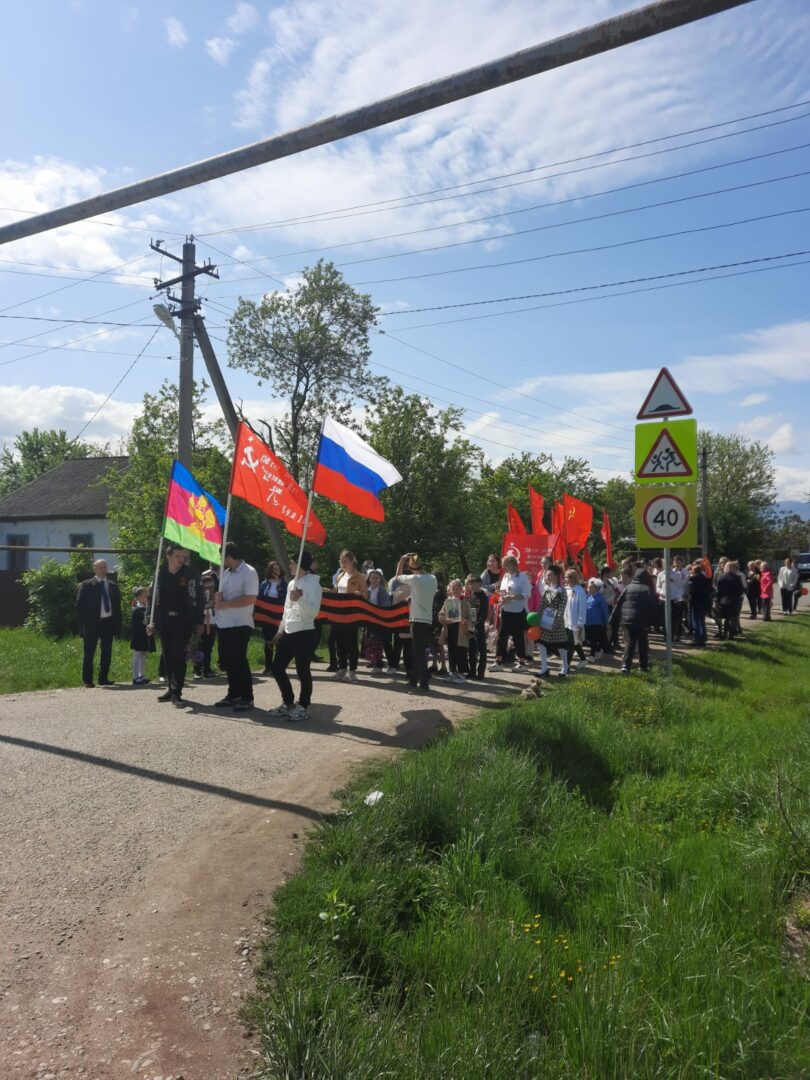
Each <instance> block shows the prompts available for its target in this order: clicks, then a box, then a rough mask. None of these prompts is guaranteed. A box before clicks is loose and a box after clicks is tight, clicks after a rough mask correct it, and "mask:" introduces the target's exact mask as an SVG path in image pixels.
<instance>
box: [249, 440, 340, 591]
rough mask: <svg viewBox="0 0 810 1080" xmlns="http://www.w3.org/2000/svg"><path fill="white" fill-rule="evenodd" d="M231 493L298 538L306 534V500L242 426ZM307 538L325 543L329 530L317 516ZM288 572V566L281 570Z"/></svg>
mask: <svg viewBox="0 0 810 1080" xmlns="http://www.w3.org/2000/svg"><path fill="white" fill-rule="evenodd" d="M231 494H232V495H238V496H239V498H240V499H244V500H245V502H249V503H250V505H251V506H257V507H258V508H259V510H261V511H262V512H263V513H265V514H267V516H268V517H271V518H278V520H279V521H281V522H282V523H283V524H284V526H285V528H287V529H289V531H290V532H291V533H293V534H294V535H295V536H301V534H302V533H303V531H304V518H305V516H306V512H307V497H306V495H305V494H304V492H303V491H302V490H301V488H300V487H299V486H298V484H297V483H296V481H295V479H294V478H293V477H292V476H291V475H290V473H289V472H288V471H287V469H286V467H285V466H284V464H283V463H282V462H281V461H280V460H279V459H278V458H277V457H276V455H275V454H274V453H273V451H272V450H271V449H270V447H269V446H267V445H266V444H265V443H263V442H262V440H261V439H260V438H259V436H258V435H257V434H256V432H255V431H254V430H253V429H252V428H251V427H250V425H249V424H246V423H245V422H244V420H243V421H242V423H240V425H239V427H238V429H237V432H236V446H235V448H234V456H233V470H232V472H231ZM307 539H308V540H311V541H312V542H313V544H324V543H326V529H324V527H323V525H321V523H320V521H318V519H317V518H316V517H315V515H314V514H310V515H309V528H308V530H307ZM282 569H283V570H285V571H286V569H287V568H286V567H282Z"/></svg>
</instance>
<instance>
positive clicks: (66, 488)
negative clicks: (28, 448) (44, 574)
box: [0, 457, 129, 573]
mask: <svg viewBox="0 0 810 1080" xmlns="http://www.w3.org/2000/svg"><path fill="white" fill-rule="evenodd" d="M128 464H129V458H127V457H90V458H77V459H76V460H74V461H65V462H63V463H62V464H61V465H57V466H56V468H54V469H50V470H49V471H48V472H46V473H43V474H42V476H39V477H37V479H36V480H33V481H32V482H31V483H30V484H26V485H25V487H23V488H19V489H18V490H17V491H13V492H11V494H10V495H6V496H4V497H3V498H0V545H6V546H12V547H19V548H20V549H21V550H20V551H0V569H5V570H12V571H16V572H17V573H19V572H20V571H22V570H36V569H38V568H39V566H41V564H42V560H43V559H46V558H53V559H56V561H57V562H67V560H68V553H67V552H57V551H54V552H52V553H50V554H49V553H48V552H47V551H26V550H23V549H25V548H28V547H50V548H57V547H61V548H66V547H79V546H83V547H86V548H87V549H88V550H89V551H93V550H95V549H97V548H108V547H112V546H113V545H112V544H111V543H110V540H111V537H110V527H109V523H108V521H107V502H108V491H107V485H106V484H105V483H104V477H105V475H106V474H107V473H108V472H109V470H110V469H118V470H123V469H125V468H126V467H127V466H128Z"/></svg>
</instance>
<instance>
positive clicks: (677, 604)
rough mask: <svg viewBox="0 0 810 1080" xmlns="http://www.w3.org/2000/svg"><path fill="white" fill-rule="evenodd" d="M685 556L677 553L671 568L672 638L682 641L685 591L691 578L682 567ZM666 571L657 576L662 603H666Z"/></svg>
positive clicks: (656, 585) (657, 587)
mask: <svg viewBox="0 0 810 1080" xmlns="http://www.w3.org/2000/svg"><path fill="white" fill-rule="evenodd" d="M683 562H684V558H683V556H682V555H676V556H675V558H674V560H673V563H672V567H671V568H670V570H669V581H670V585H669V599H670V605H671V608H670V610H671V612H672V640H673V641H680V640H681V634H682V633H683V601H684V593H685V591H686V585H687V582H688V580H689V575H688V573H687V572H686V570H685V569H683V568H682V564H683ZM666 573H667V572H666V571H665V570H662V571H661V572H660V573H659V574H658V576H657V578H656V584H655V590H656V592H657V593H658V599H659V600H660V601H661V603H662V604H663V603H664V597H665V589H666Z"/></svg>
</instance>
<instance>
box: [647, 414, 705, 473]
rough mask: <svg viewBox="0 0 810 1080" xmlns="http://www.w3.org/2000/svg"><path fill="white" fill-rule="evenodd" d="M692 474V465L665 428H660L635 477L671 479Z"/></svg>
mask: <svg viewBox="0 0 810 1080" xmlns="http://www.w3.org/2000/svg"><path fill="white" fill-rule="evenodd" d="M686 422H687V421H684V423H686ZM645 430H646V429H645ZM692 475H693V473H692V466H691V465H690V464H689V462H688V461H687V460H686V457H685V456H684V455H683V454H682V453H681V451H680V450H679V449H678V444H677V443H676V442H675V440H674V439H673V438H672V436H671V435H670V433H669V432H668V431H667V429H666V428H661V434H660V435H659V436H658V438H657V439H656V440H655V442H654V443H653V444H652V448H651V449H650V452H649V454H647V456H646V458H645V459H644V461H643V462H642V463H641V468H640V469H639V470H638V472H637V473H636V477H637V478H638V479H639V480H657V479H660V480H673V479H675V478H678V477H684V476H692Z"/></svg>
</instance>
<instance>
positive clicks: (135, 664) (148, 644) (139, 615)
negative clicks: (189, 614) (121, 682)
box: [129, 586, 155, 686]
mask: <svg viewBox="0 0 810 1080" xmlns="http://www.w3.org/2000/svg"><path fill="white" fill-rule="evenodd" d="M148 599H149V590H148V589H147V588H146V587H145V586H141V587H140V588H136V589H133V590H132V617H131V620H130V624H129V647H130V649H132V685H133V686H145V685H146V684H147V683H148V682H149V680H148V679H147V677H146V654H147V653H148V652H154V651H155V639H154V637H149V635H148V634H147V633H146V624H147V623H148V622H149V612H148V611H147V610H146V603H147V600H148Z"/></svg>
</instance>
